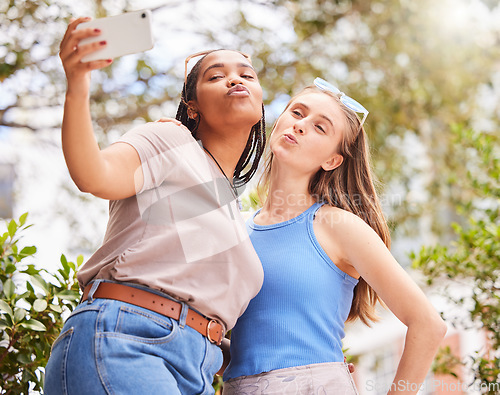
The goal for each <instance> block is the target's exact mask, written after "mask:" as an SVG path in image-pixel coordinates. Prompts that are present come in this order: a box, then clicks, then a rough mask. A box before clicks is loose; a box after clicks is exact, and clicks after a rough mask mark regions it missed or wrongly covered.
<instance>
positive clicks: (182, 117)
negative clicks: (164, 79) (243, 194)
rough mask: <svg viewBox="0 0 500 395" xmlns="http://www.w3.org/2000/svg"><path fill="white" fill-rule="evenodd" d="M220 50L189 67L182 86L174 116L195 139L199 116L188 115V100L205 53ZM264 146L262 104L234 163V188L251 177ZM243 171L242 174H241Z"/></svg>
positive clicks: (243, 183) (193, 98)
mask: <svg viewBox="0 0 500 395" xmlns="http://www.w3.org/2000/svg"><path fill="white" fill-rule="evenodd" d="M215 51H221V49H216V50H214V51H211V52H209V53H207V54H206V55H204V56H203V57H202V58H201V59H200V60H198V62H196V64H195V65H194V67H193V68H192V69H191V71H190V72H189V74H188V76H187V78H186V81H185V83H184V86H183V88H182V94H181V101H180V103H179V107H178V108H177V114H176V116H175V118H176V119H177V120H179V121H181V122H182V124H183V125H184V126H186V127H187V128H188V129H189V130H190V131H191V134H192V135H193V137H194V138H195V139H196V132H197V130H198V126H199V124H200V116H197V117H196V118H195V119H192V118H189V116H188V104H187V103H188V102H189V101H190V100H196V83H197V82H198V76H199V74H200V69H201V63H202V62H203V59H205V57H206V56H207V55H209V54H210V53H212V52H215ZM265 146H266V121H265V119H264V104H262V117H261V119H260V120H259V122H257V123H256V124H255V125H253V126H252V129H251V132H250V135H249V136H248V140H247V144H246V146H245V149H244V150H243V153H242V154H241V156H240V159H239V160H238V163H237V164H236V168H235V169H234V174H233V185H234V186H235V187H236V188H239V187H242V186H244V185H245V184H246V183H247V182H248V181H250V179H251V178H252V177H253V175H254V174H255V172H256V171H257V167H258V165H259V161H260V158H261V157H262V154H263V152H264V148H265ZM250 163H251V166H250V168H249V169H248V170H247V171H246V172H245V173H243V171H244V170H245V169H246V168H247V167H248V166H249V165H250ZM242 173H243V174H242Z"/></svg>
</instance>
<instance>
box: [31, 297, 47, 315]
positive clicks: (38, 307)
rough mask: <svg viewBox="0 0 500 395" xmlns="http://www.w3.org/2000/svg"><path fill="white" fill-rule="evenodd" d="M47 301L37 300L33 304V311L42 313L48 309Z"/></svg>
mask: <svg viewBox="0 0 500 395" xmlns="http://www.w3.org/2000/svg"><path fill="white" fill-rule="evenodd" d="M47 305H48V303H47V301H46V300H45V299H37V300H35V302H34V303H33V309H34V310H35V311H37V312H39V313H40V312H42V311H44V310H45V309H46V308H47Z"/></svg>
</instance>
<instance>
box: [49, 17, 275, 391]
mask: <svg viewBox="0 0 500 395" xmlns="http://www.w3.org/2000/svg"><path fill="white" fill-rule="evenodd" d="M85 20H86V19H85V18H79V19H76V20H75V21H73V22H71V23H70V24H69V26H68V29H67V31H66V34H65V36H64V38H63V40H62V43H61V48H60V57H61V60H62V63H63V66H64V69H65V72H66V78H67V83H68V85H67V92H66V101H65V106H64V118H63V124H62V146H63V152H64V156H65V159H66V163H67V166H68V169H69V172H70V175H71V177H72V179H73V180H74V182H75V184H76V185H77V186H78V188H79V189H80V190H81V191H82V192H88V193H91V194H93V195H95V196H97V197H100V198H103V199H108V200H109V201H110V203H109V222H108V227H107V231H106V235H105V238H104V241H103V244H102V246H101V247H100V248H99V249H98V250H97V251H96V252H95V253H94V255H92V257H91V258H90V259H89V260H88V261H87V262H86V263H85V264H84V265H83V267H82V268H81V269H80V271H79V273H78V280H79V282H80V286H81V288H82V290H83V296H82V301H81V303H80V304H79V305H78V306H77V308H76V309H75V310H74V311H73V312H72V314H71V315H70V317H69V318H68V319H67V321H66V322H65V325H64V327H63V329H62V332H61V334H60V336H59V337H58V339H57V340H56V341H55V342H54V345H53V348H52V353H51V356H50V359H49V362H48V364H47V367H46V376H45V388H44V391H45V393H47V394H51V395H53V394H111V393H120V394H125V393H129V394H145V393H151V394H160V393H163V394H210V393H213V388H212V386H211V384H212V380H213V376H214V374H215V373H216V372H217V371H218V369H219V367H220V366H221V363H222V353H221V349H220V348H219V347H218V346H219V345H220V344H221V341H222V338H223V337H224V334H225V332H226V331H227V330H229V329H231V328H232V327H233V326H234V323H235V322H236V319H237V318H238V317H239V316H240V315H241V314H242V313H243V311H244V310H245V308H246V306H247V304H248V302H249V300H250V299H251V298H252V297H253V296H255V295H256V294H257V292H258V290H259V289H260V287H261V285H262V281H263V271H262V267H261V264H260V262H259V259H258V257H257V255H256V253H255V251H254V250H253V248H252V244H251V242H250V240H249V238H248V234H247V232H246V230H245V226H244V222H243V220H242V219H241V217H240V214H239V211H238V206H237V190H236V187H238V186H242V185H244V184H245V183H246V182H247V181H248V180H249V179H250V177H251V176H252V175H253V174H254V172H255V170H256V168H257V164H258V161H259V159H260V157H261V154H262V151H263V148H264V145H265V125H264V113H263V105H262V89H261V87H260V84H259V81H258V78H257V74H256V72H255V70H254V69H253V67H252V63H251V61H250V59H249V57H248V56H247V55H244V54H242V53H240V52H237V51H230V50H217V51H209V52H207V53H203V54H196V55H193V56H192V57H194V56H197V55H203V57H202V58H201V59H199V61H198V62H197V63H196V65H195V66H194V67H193V69H192V71H191V72H190V73H189V75H187V62H188V60H189V59H190V58H192V57H189V58H188V59H187V60H186V75H185V81H184V88H183V92H182V100H181V103H180V105H179V110H178V113H177V119H179V120H180V123H182V125H181V124H180V123H178V124H176V123H172V122H169V123H155V122H152V123H147V124H145V125H141V126H137V127H135V128H133V129H132V130H131V131H129V132H127V133H126V134H125V135H124V136H122V138H121V139H120V140H119V141H118V142H116V143H114V144H112V145H111V146H109V147H107V148H105V149H102V150H101V149H99V147H98V145H97V143H96V140H95V137H94V132H93V127H92V120H91V115H90V108H89V83H90V72H91V70H95V69H100V68H102V67H105V66H107V65H109V64H110V63H111V61H112V60H97V61H92V62H88V63H84V62H82V61H81V60H82V57H83V56H84V55H86V54H89V53H92V52H94V51H96V50H98V49H99V48H102V47H104V46H105V45H106V43H105V42H103V41H101V42H97V43H93V44H87V45H79V42H80V40H82V39H84V38H86V37H91V36H97V35H99V34H100V32H99V31H97V30H92V29H79V30H76V27H77V26H78V25H79V24H80V23H82V22H84V21H85ZM251 161H252V163H251V164H250V162H251ZM247 168H250V169H249V170H246V169H247Z"/></svg>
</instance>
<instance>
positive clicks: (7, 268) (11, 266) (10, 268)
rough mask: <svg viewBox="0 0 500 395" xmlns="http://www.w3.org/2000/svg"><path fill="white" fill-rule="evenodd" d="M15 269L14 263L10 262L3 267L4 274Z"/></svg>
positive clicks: (10, 272)
mask: <svg viewBox="0 0 500 395" xmlns="http://www.w3.org/2000/svg"><path fill="white" fill-rule="evenodd" d="M15 271H16V265H13V264H12V263H9V264H7V266H6V267H5V274H12V273H14V272H15Z"/></svg>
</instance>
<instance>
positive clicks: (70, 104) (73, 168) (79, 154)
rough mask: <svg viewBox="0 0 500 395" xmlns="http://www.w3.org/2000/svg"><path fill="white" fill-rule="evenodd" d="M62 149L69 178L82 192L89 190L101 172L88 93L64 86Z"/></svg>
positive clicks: (100, 160) (99, 153) (102, 170)
mask: <svg viewBox="0 0 500 395" xmlns="http://www.w3.org/2000/svg"><path fill="white" fill-rule="evenodd" d="M62 148H63V152H64V157H65V159H66V164H67V166H68V170H69V172H70V175H71V178H72V179H73V181H74V182H75V184H76V185H77V186H78V188H79V189H80V190H82V191H84V192H93V190H94V189H96V186H95V185H96V184H97V183H98V182H99V178H100V176H102V174H103V172H104V166H105V164H104V160H103V159H102V156H101V151H100V149H99V146H98V144H97V140H96V138H95V136H94V130H93V127H92V119H91V116H90V105H89V95H88V92H87V93H85V92H78V93H77V92H74V93H72V92H71V91H70V90H69V89H68V93H67V94H66V101H65V104H64V117H63V123H62Z"/></svg>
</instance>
